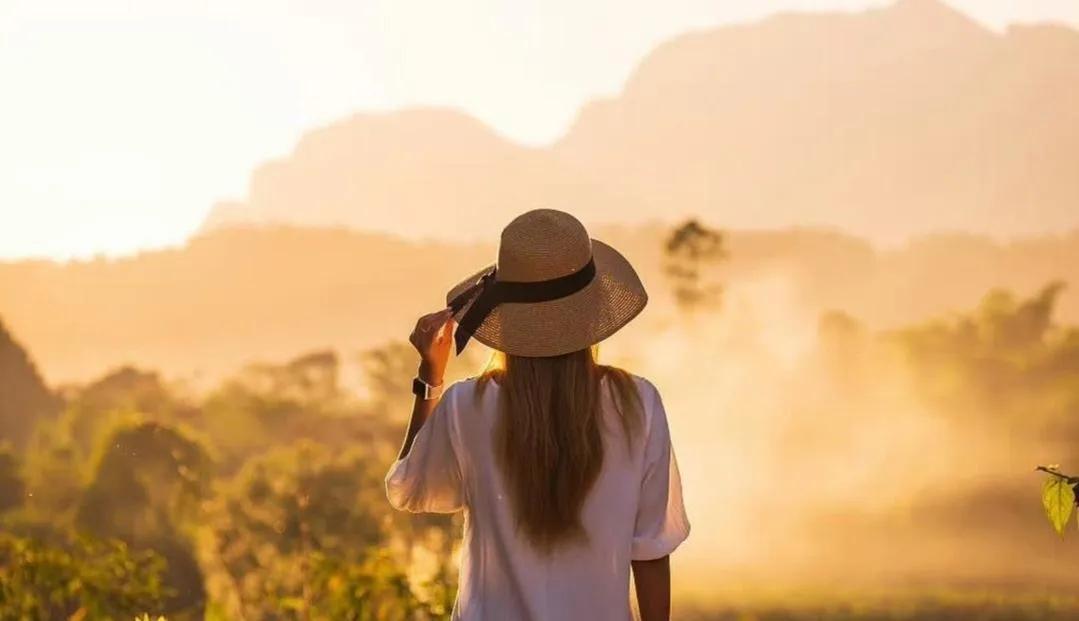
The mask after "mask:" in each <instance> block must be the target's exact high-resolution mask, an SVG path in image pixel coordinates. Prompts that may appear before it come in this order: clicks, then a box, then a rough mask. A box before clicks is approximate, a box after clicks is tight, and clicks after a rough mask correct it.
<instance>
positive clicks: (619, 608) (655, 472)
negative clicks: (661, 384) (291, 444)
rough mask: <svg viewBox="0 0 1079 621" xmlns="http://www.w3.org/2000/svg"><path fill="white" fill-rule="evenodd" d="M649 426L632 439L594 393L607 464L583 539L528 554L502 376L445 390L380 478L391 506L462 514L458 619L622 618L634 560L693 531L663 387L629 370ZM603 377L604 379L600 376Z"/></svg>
mask: <svg viewBox="0 0 1079 621" xmlns="http://www.w3.org/2000/svg"><path fill="white" fill-rule="evenodd" d="M634 379H635V381H636V383H637V386H638V389H639V390H640V395H641V403H642V405H643V406H644V416H645V421H644V422H645V425H644V427H643V430H644V433H641V434H638V437H637V439H636V440H635V441H634V442H633V444H632V448H629V447H628V446H627V443H626V440H625V436H624V435H623V431H622V425H621V423H620V422H619V420H618V413H617V411H616V410H615V409H614V405H613V404H614V400H613V399H614V397H613V395H612V394H611V390H610V389H609V387H608V386H606V385H605V386H604V390H601V394H602V395H603V397H602V401H601V407H602V408H603V413H604V416H603V417H602V419H601V420H602V421H603V426H602V429H603V430H604V441H605V444H604V449H605V450H604V461H603V467H602V469H601V471H600V474H599V477H598V478H597V480H596V483H595V485H594V486H593V488H592V490H591V491H590V493H589V496H588V498H587V499H586V501H585V504H584V508H583V510H582V514H581V522H582V525H583V526H584V530H585V532H586V533H587V542H586V543H581V544H573V545H567V546H562V547H558V548H556V549H555V551H554V552H553V553H552V554H551V555H549V556H547V555H543V554H539V553H537V552H535V551H534V550H533V549H532V547H531V545H530V544H529V542H528V541H527V540H525V539H524V538H523V537H522V536H519V535H518V534H517V532H516V530H515V526H514V518H513V508H512V505H511V503H510V502H509V499H508V497H507V492H506V489H505V486H504V484H503V481H502V477H501V474H500V472H499V468H498V466H497V463H496V461H495V456H494V452H493V447H492V428H493V425H494V422H495V418H496V416H497V414H498V391H499V387H498V384H497V383H495V382H491V383H489V384H488V385H487V386H486V389H485V390H483V391H482V394H481V395H477V394H476V390H475V387H476V381H475V380H467V381H463V382H458V383H456V384H454V385H453V386H450V387H449V389H447V391H446V393H445V394H444V395H443V397H442V401H441V402H440V403H439V404H438V406H437V407H436V408H435V411H434V413H433V414H432V415H431V417H430V418H429V419H428V420H427V422H426V423H425V424H424V425H423V427H422V428H421V429H420V431H419V433H418V434H417V435H416V438H415V441H414V443H413V444H412V448H411V450H410V451H409V453H408V455H407V456H406V457H404V458H403V459H400V460H398V461H396V462H395V463H394V464H393V466H392V467H391V468H390V471H389V473H388V474H387V475H386V494H387V496H388V497H389V500H390V503H391V504H392V505H393V506H394V507H395V508H397V509H402V510H406V511H412V512H417V513H452V512H456V511H464V542H463V545H462V551H461V569H460V577H459V585H458V591H457V602H456V604H455V605H454V610H453V619H460V620H462V621H476V620H482V621H573V620H575V619H581V620H582V621H585V620H586V621H604V620H608V619H609V620H611V621H627V620H628V619H631V618H632V617H631V612H630V603H629V578H630V576H629V574H630V561H631V560H650V559H656V558H661V557H663V556H665V555H667V554H670V553H671V552H672V551H673V550H674V549H675V548H677V547H678V545H679V544H680V543H682V541H684V540H685V539H686V537H687V536H688V535H689V521H688V520H687V519H686V512H685V508H684V507H683V505H682V484H681V480H680V478H679V475H678V465H677V463H676V461H675V458H674V452H673V450H672V447H671V440H670V433H669V431H668V427H667V415H666V413H665V412H664V410H663V402H662V401H661V400H660V396H659V392H657V391H656V388H655V387H654V386H652V384H651V383H649V382H648V381H647V380H644V379H641V378H634ZM604 381H605V383H606V380H604Z"/></svg>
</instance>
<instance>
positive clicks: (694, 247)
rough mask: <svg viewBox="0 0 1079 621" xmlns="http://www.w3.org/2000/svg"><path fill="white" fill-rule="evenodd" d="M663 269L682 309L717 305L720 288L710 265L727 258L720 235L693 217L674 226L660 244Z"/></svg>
mask: <svg viewBox="0 0 1079 621" xmlns="http://www.w3.org/2000/svg"><path fill="white" fill-rule="evenodd" d="M664 255H665V256H664V271H665V272H666V274H667V277H668V279H669V280H670V281H671V286H672V289H673V292H674V299H675V301H676V302H677V303H678V305H679V307H681V308H682V310H684V311H694V310H697V309H701V308H710V307H715V306H717V305H719V303H720V301H721V297H722V292H723V288H722V286H721V285H720V284H719V283H718V282H716V281H715V278H714V276H713V274H712V273H711V268H713V267H714V266H715V265H716V264H718V263H719V262H720V261H722V260H724V259H726V258H727V251H726V249H725V248H724V243H723V234H722V233H721V232H719V231H718V230H715V229H711V228H708V227H707V226H705V225H703V224H701V223H700V222H699V221H697V220H696V219H691V220H687V221H686V222H685V223H683V224H682V225H681V226H679V227H677V228H676V229H674V231H672V232H671V235H670V236H669V237H668V238H667V242H666V244H665V246H664Z"/></svg>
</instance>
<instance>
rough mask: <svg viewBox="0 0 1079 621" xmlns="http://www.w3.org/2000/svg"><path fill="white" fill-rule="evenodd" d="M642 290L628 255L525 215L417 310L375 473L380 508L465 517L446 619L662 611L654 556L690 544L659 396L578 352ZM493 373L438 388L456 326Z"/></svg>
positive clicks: (539, 215)
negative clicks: (382, 495) (382, 478)
mask: <svg viewBox="0 0 1079 621" xmlns="http://www.w3.org/2000/svg"><path fill="white" fill-rule="evenodd" d="M647 300H648V296H647V295H646V294H645V291H644V287H643V286H642V285H641V282H640V280H639V279H638V277H637V274H636V272H634V271H633V268H632V267H631V266H630V264H629V262H628V261H626V259H625V258H624V257H623V256H622V255H620V254H619V253H618V252H617V251H615V250H614V249H613V248H611V247H610V246H607V245H605V244H603V243H601V242H599V241H596V240H592V239H590V238H589V236H588V232H587V231H585V229H584V227H583V226H582V225H581V223H580V222H578V221H577V220H576V219H575V218H574V217H573V216H571V215H569V214H567V213H563V212H560V211H554V210H549V209H544V210H537V211H531V212H528V213H526V214H524V215H522V216H520V217H518V218H517V219H515V220H514V221H513V222H511V223H510V224H509V226H507V227H506V229H505V230H504V231H503V232H502V239H501V244H500V245H499V249H498V263H497V264H496V265H495V266H490V267H488V268H486V269H484V270H481V271H480V272H479V273H477V274H476V275H474V276H472V277H470V278H468V279H466V280H465V281H463V282H462V283H461V284H459V285H458V286H457V287H455V288H454V289H452V290H451V291H450V292H449V295H448V296H447V302H448V304H449V308H447V309H445V310H442V311H439V312H436V313H432V314H430V315H426V316H424V317H421V318H420V320H419V321H418V322H417V324H416V329H415V331H414V332H413V333H412V337H411V341H412V344H413V345H414V346H415V347H416V349H417V350H418V351H419V353H420V357H421V362H420V367H419V374H418V377H417V378H416V379H415V380H413V392H415V393H416V403H415V406H414V408H413V411H412V419H411V422H410V423H409V426H408V433H407V435H406V437H405V441H404V445H403V447H402V448H401V454H400V456H399V457H398V460H397V461H396V462H395V463H394V464H393V466H392V467H391V469H390V472H389V474H387V476H386V491H387V495H388V497H389V500H390V502H391V503H392V504H393V506H394V507H396V508H398V509H403V510H407V511H413V512H436V513H450V512H455V511H464V516H465V521H464V542H463V546H462V554H461V571H460V582H459V588H458V593H457V602H456V604H455V606H454V614H453V618H454V619H462V620H469V621H471V620H478V619H482V620H484V621H518V620H520V621H547V620H551V621H572V620H576V619H580V620H582V621H603V620H607V619H610V620H617V621H626V620H627V619H630V618H631V612H630V604H629V574H630V569H631V568H632V572H633V579H634V584H635V586H636V592H637V603H638V608H639V610H640V613H641V619H642V621H666V620H667V619H668V618H669V616H670V567H669V562H668V561H669V554H670V553H671V552H672V551H673V550H674V549H675V548H676V547H677V546H678V545H679V544H680V543H681V542H682V541H683V540H685V538H686V537H687V536H688V534H689V523H688V521H687V520H686V515H685V510H684V508H683V506H682V493H681V482H680V480H679V476H678V468H677V465H676V463H675V459H674V454H673V452H672V450H671V441H670V435H669V433H668V428H667V418H666V414H665V413H664V410H663V403H662V402H661V400H660V397H659V393H658V392H657V391H656V389H655V387H653V386H652V385H651V384H650V383H648V382H647V381H646V380H644V379H641V378H638V377H634V376H631V375H629V374H628V373H626V372H624V371H621V370H618V369H615V368H612V367H607V366H600V365H598V364H596V362H595V359H594V357H593V351H594V346H595V345H596V344H597V343H598V342H600V341H601V340H603V339H605V338H606V337H608V336H610V335H611V334H613V333H614V332H615V331H617V330H618V329H619V328H621V327H622V326H624V325H625V324H627V323H628V322H629V321H630V320H631V319H633V318H634V317H635V316H636V315H637V314H638V313H640V312H641V310H642V309H643V308H644V306H645V303H646V302H647ZM455 318H456V320H457V329H456V334H455V337H454V340H455V341H456V344H457V351H458V353H460V351H461V349H463V348H464V346H465V345H466V344H467V343H468V341H469V339H470V338H475V339H476V340H478V341H480V342H481V343H484V344H485V345H488V346H490V347H492V348H493V349H495V350H497V351H498V352H501V364H498V365H492V366H491V368H489V369H488V370H487V371H486V372H485V373H484V374H483V375H482V376H480V377H479V378H475V379H470V380H468V381H464V382H459V383H456V384H454V385H453V386H451V387H450V388H449V389H447V390H446V391H445V394H443V395H441V399H440V398H439V397H440V394H439V393H441V392H442V383H443V373H444V371H445V369H446V362H447V360H448V358H449V354H450V334H451V332H452V330H453V323H454V319H455Z"/></svg>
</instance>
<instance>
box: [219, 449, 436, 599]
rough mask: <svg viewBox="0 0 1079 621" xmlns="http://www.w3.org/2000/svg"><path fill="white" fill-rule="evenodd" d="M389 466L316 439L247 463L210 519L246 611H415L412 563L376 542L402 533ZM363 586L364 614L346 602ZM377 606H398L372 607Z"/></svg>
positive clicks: (383, 542)
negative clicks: (386, 484) (389, 491)
mask: <svg viewBox="0 0 1079 621" xmlns="http://www.w3.org/2000/svg"><path fill="white" fill-rule="evenodd" d="M376 463H377V464H378V465H377V467H376V465H375V464H376ZM384 468H385V464H382V463H378V462H374V463H373V462H372V461H371V459H370V458H369V457H368V456H367V455H366V454H365V453H364V452H362V451H357V450H351V451H346V452H344V453H337V452H336V451H332V450H330V449H329V448H327V447H325V446H322V445H319V444H315V443H311V442H303V443H300V444H298V445H296V446H293V447H287V448H278V449H274V450H272V451H270V452H268V453H267V454H266V455H264V456H261V457H257V458H255V459H253V460H252V461H250V462H249V463H248V464H247V465H245V466H244V468H243V469H242V470H241V471H240V473H239V474H238V475H237V477H236V478H235V480H233V481H232V482H230V483H229V485H227V486H226V487H225V488H224V489H223V490H222V494H221V495H220V496H219V498H218V499H217V501H216V502H215V504H214V508H213V510H212V511H211V515H212V518H211V521H210V524H211V527H212V529H213V536H212V541H213V544H212V547H213V550H212V551H211V554H212V555H214V556H215V558H216V564H217V565H218V566H220V567H221V568H222V570H223V571H224V572H225V574H226V576H227V580H226V581H225V584H226V585H228V586H229V587H230V588H231V590H232V591H233V593H232V595H233V597H234V598H235V599H236V600H237V601H238V605H239V607H240V608H241V609H242V611H243V616H244V618H245V619H249V620H251V619H276V618H280V616H279V615H280V610H281V609H283V608H284V609H287V610H291V611H293V612H297V614H298V612H299V611H309V612H312V611H318V610H323V611H336V612H333V613H332V614H331V612H326V613H325V614H326V616H324V617H318V618H327V619H337V618H342V619H346V618H347V619H352V618H355V619H369V618H370V619H375V618H378V619H382V618H388V619H394V618H407V617H404V616H397V614H398V612H400V611H406V612H407V611H409V610H411V609H413V608H415V607H416V606H417V605H418V604H416V600H415V598H414V596H413V595H412V593H411V590H410V589H409V586H408V584H407V581H406V580H405V578H404V569H403V567H402V566H401V565H400V564H398V563H396V562H395V561H393V560H392V558H391V557H389V556H387V555H385V554H382V553H375V552H374V551H375V550H378V549H380V548H383V547H385V546H386V545H388V544H389V543H390V541H391V537H392V532H391V531H390V530H389V528H390V526H391V525H392V523H393V522H392V519H391V515H390V509H389V507H388V506H387V504H386V502H385V499H384V491H383V487H382V476H383V472H384ZM361 596H362V597H363V598H367V603H366V604H364V605H363V606H358V607H356V608H355V611H356V614H358V615H360V616H337V612H340V611H344V610H346V609H347V608H348V605H346V604H345V603H342V602H351V601H352V600H353V599H355V598H357V597H361ZM372 611H374V612H372ZM378 611H381V612H378ZM386 611H396V612H393V614H390V613H389V612H386ZM376 613H377V614H383V613H385V614H390V616H387V617H382V616H370V615H372V614H376ZM402 614H403V613H402ZM297 618H299V617H297Z"/></svg>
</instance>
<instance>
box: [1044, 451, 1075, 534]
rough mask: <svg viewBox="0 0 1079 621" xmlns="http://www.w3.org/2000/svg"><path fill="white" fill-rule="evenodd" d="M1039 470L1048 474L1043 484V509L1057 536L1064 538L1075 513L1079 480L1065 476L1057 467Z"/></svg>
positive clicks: (1046, 467) (1045, 467)
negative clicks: (1076, 488) (1065, 530)
mask: <svg viewBox="0 0 1079 621" xmlns="http://www.w3.org/2000/svg"><path fill="white" fill-rule="evenodd" d="M1038 470H1041V471H1042V472H1045V473H1046V478H1045V482H1044V483H1043V484H1042V507H1044V508H1045V516H1046V517H1047V518H1049V523H1050V524H1052V525H1053V529H1054V530H1055V531H1057V534H1058V535H1060V536H1061V537H1063V536H1064V529H1065V528H1066V527H1067V526H1068V521H1069V520H1071V517H1072V514H1073V513H1074V512H1075V503H1076V495H1075V487H1076V486H1079V478H1076V477H1072V476H1068V475H1066V474H1063V473H1062V472H1060V469H1059V467H1058V466H1055V465H1054V466H1039V467H1038Z"/></svg>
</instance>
